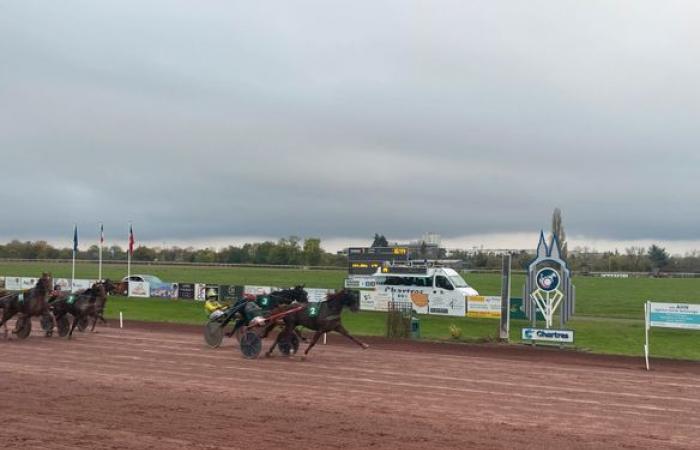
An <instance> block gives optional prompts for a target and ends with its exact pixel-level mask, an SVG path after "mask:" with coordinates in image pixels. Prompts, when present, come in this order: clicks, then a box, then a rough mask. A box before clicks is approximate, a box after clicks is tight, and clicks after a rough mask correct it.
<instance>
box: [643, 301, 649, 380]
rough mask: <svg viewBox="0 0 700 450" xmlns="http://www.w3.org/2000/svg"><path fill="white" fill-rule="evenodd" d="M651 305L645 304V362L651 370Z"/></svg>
mask: <svg viewBox="0 0 700 450" xmlns="http://www.w3.org/2000/svg"><path fill="white" fill-rule="evenodd" d="M650 309H651V305H650V304H649V302H648V301H647V302H646V303H645V304H644V360H645V362H646V366H647V370H649V310H650Z"/></svg>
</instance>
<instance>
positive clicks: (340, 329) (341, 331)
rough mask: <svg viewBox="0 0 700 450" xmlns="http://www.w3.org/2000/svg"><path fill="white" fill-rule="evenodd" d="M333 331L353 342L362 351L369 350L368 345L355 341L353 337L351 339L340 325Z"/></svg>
mask: <svg viewBox="0 0 700 450" xmlns="http://www.w3.org/2000/svg"><path fill="white" fill-rule="evenodd" d="M334 330H335V331H337V332H338V333H340V334H342V335H343V336H345V337H346V338H348V339H350V340H351V341H353V342H354V343H355V344H357V345H359V346H360V347H362V348H363V349H365V350H367V349H368V348H369V345H367V344H365V343H364V342H362V341H358V340H357V339H355V338H354V337H352V336H351V335H350V333H348V330H346V329H345V327H344V326H343V325H342V324H338V326H337V327H335V328H334Z"/></svg>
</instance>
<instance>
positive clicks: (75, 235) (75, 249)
mask: <svg viewBox="0 0 700 450" xmlns="http://www.w3.org/2000/svg"><path fill="white" fill-rule="evenodd" d="M77 252H78V225H75V226H74V227H73V253H77Z"/></svg>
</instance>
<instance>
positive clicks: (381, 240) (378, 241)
mask: <svg viewBox="0 0 700 450" xmlns="http://www.w3.org/2000/svg"><path fill="white" fill-rule="evenodd" d="M388 246H389V242H388V241H387V240H386V238H385V237H384V235H383V234H379V233H374V241H373V242H372V247H388Z"/></svg>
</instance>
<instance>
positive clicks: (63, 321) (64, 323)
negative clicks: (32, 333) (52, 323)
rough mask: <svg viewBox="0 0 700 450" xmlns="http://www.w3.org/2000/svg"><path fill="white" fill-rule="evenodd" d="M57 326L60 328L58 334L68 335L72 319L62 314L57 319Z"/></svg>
mask: <svg viewBox="0 0 700 450" xmlns="http://www.w3.org/2000/svg"><path fill="white" fill-rule="evenodd" d="M56 328H57V329H58V335H59V336H60V337H66V336H68V332H69V331H70V321H69V320H68V317H66V316H61V318H60V319H56Z"/></svg>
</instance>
